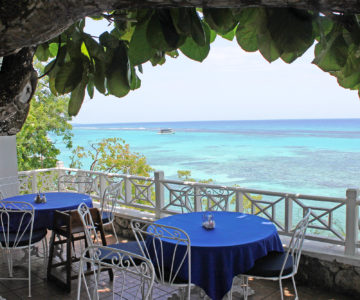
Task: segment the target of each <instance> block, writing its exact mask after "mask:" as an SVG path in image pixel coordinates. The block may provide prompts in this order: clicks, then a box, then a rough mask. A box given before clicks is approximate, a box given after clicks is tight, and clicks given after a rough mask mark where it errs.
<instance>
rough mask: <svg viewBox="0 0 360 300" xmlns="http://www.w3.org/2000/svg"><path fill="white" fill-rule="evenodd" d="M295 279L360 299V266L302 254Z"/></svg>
mask: <svg viewBox="0 0 360 300" xmlns="http://www.w3.org/2000/svg"><path fill="white" fill-rule="evenodd" d="M295 279H296V282H297V283H298V284H303V285H307V286H317V287H322V288H326V289H327V290H331V291H335V292H339V293H342V294H346V295H351V296H355V297H356V299H360V268H359V267H355V266H351V265H347V264H343V263H340V262H337V261H336V260H333V261H325V260H320V259H318V258H314V257H310V256H309V255H302V256H301V260H300V266H299V270H298V274H297V275H296V277H295Z"/></svg>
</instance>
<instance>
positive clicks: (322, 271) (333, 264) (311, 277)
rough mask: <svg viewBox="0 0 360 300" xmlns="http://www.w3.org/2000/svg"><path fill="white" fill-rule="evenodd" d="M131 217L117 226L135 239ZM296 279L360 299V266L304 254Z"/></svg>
mask: <svg viewBox="0 0 360 300" xmlns="http://www.w3.org/2000/svg"><path fill="white" fill-rule="evenodd" d="M131 219H132V218H131V217H129V216H128V215H118V216H117V217H116V219H115V226H116V227H115V228H116V230H117V232H118V235H119V238H124V239H129V240H133V239H134V235H133V233H132V231H131V226H130V220H131ZM295 280H296V283H297V284H298V285H305V286H312V287H320V288H324V289H327V290H330V291H334V292H338V293H342V294H346V295H350V296H354V299H360V267H355V266H352V265H348V264H344V263H340V262H337V261H336V260H333V261H326V260H321V259H319V258H314V257H311V256H310V255H306V254H303V255H302V256H301V260H300V266H299V270H298V273H297V275H296V277H295Z"/></svg>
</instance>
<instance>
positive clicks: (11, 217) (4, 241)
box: [0, 200, 34, 249]
mask: <svg viewBox="0 0 360 300" xmlns="http://www.w3.org/2000/svg"><path fill="white" fill-rule="evenodd" d="M33 225H34V207H33V206H32V205H31V204H30V203H27V202H22V201H4V200H2V201H0V226H1V227H0V228H1V230H0V240H1V243H0V248H6V249H10V248H18V247H20V246H21V247H29V246H30V245H31V239H32V232H33Z"/></svg>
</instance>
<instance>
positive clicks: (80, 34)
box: [36, 7, 360, 115]
mask: <svg viewBox="0 0 360 300" xmlns="http://www.w3.org/2000/svg"><path fill="white" fill-rule="evenodd" d="M103 18H106V19H108V20H109V21H111V22H113V23H114V28H113V30H112V31H111V32H110V33H108V32H104V33H103V34H101V35H100V36H99V37H98V38H97V37H92V36H91V35H89V34H87V33H85V32H84V26H85V20H84V19H83V20H81V21H80V22H77V23H75V24H73V25H72V26H71V27H70V28H69V29H68V30H66V31H65V32H63V33H62V34H61V35H60V36H59V37H57V38H55V39H53V40H50V41H48V42H46V43H44V44H41V45H39V46H38V48H37V51H36V56H37V58H38V59H40V60H42V61H48V60H49V58H53V60H51V62H50V63H49V64H48V65H47V67H46V69H45V72H46V73H47V74H48V75H49V83H50V88H51V91H52V92H53V93H54V94H55V95H57V94H66V93H69V92H71V99H70V102H69V109H68V110H69V114H70V115H76V114H77V113H78V111H79V109H80V107H81V104H82V102H83V99H84V97H85V93H86V92H87V93H88V95H89V97H90V98H93V96H94V89H95V88H96V89H97V90H98V91H99V92H100V93H102V94H105V95H108V94H111V95H114V96H117V97H124V96H126V95H127V94H128V93H129V92H130V91H131V90H135V89H137V88H139V87H140V85H141V80H140V78H139V76H138V72H140V73H141V72H142V64H144V63H146V62H149V61H150V62H151V64H152V65H153V66H155V65H161V64H163V63H164V62H165V61H166V57H167V56H170V57H177V56H178V55H179V51H181V52H182V53H183V54H184V55H186V56H187V57H189V58H190V59H193V60H196V61H199V62H201V61H203V60H204V59H205V58H206V57H207V55H208V53H209V50H210V44H211V43H212V42H213V41H214V40H215V38H216V36H217V35H220V36H222V37H224V38H226V39H228V40H233V39H234V38H236V40H237V43H238V44H239V45H240V47H241V48H242V49H244V50H245V51H250V52H253V51H260V53H261V54H262V56H263V57H264V58H265V59H266V60H267V61H269V62H273V61H275V60H277V59H279V58H280V59H282V60H283V61H284V62H286V63H291V62H293V61H294V60H296V58H298V57H300V56H301V55H302V54H303V53H304V52H305V51H306V50H307V49H308V48H309V47H310V46H312V45H313V43H314V42H315V43H316V47H315V58H314V61H313V63H314V64H316V65H317V66H318V67H320V68H321V69H322V70H324V71H325V72H329V73H330V74H331V75H333V76H335V77H336V78H337V80H338V83H339V84H340V85H341V86H343V87H344V88H348V89H355V90H359V89H360V47H359V46H360V26H359V22H358V19H357V16H356V15H351V16H344V15H336V14H331V16H329V17H327V16H324V15H323V14H319V13H314V12H310V11H305V10H298V9H294V8H265V7H258V8H243V9H230V8H222V9H209V8H207V9H195V8H162V9H133V10H117V11H113V12H111V13H109V14H106V15H102V16H99V17H96V18H95V19H103Z"/></svg>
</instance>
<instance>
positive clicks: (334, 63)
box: [313, 27, 348, 72]
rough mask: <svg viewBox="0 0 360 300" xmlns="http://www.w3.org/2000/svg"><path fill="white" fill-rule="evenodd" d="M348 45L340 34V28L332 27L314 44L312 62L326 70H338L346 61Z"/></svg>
mask: <svg viewBox="0 0 360 300" xmlns="http://www.w3.org/2000/svg"><path fill="white" fill-rule="evenodd" d="M347 57H348V47H347V44H346V42H345V41H344V38H343V36H342V30H341V28H339V27H337V28H335V27H334V28H333V30H332V31H331V32H330V33H329V34H328V36H327V37H326V39H325V38H324V39H323V40H322V41H321V42H320V43H318V44H317V45H316V46H315V59H314V60H313V63H314V64H316V65H317V66H318V67H319V68H320V69H322V70H323V71H326V72H330V71H339V70H340V69H341V68H342V67H343V66H344V65H345V63H346V61H347Z"/></svg>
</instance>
